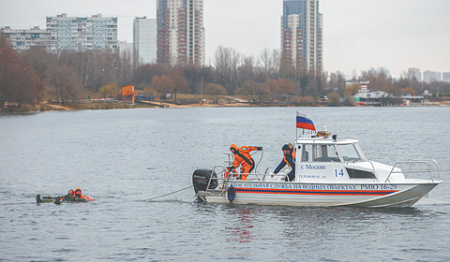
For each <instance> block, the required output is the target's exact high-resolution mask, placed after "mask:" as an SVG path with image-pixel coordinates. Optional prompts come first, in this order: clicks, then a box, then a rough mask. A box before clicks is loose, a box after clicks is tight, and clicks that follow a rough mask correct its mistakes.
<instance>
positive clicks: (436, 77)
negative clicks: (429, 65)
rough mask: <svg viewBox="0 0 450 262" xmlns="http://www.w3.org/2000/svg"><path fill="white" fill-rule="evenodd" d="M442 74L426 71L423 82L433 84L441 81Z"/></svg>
mask: <svg viewBox="0 0 450 262" xmlns="http://www.w3.org/2000/svg"><path fill="white" fill-rule="evenodd" d="M441 76H442V74H441V73H440V72H433V71H428V70H427V71H424V72H423V81H424V82H426V83H431V82H434V81H441V79H442V77H441Z"/></svg>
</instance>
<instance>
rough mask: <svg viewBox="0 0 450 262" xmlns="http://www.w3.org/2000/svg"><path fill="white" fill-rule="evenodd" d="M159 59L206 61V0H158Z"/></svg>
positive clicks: (164, 62)
mask: <svg viewBox="0 0 450 262" xmlns="http://www.w3.org/2000/svg"><path fill="white" fill-rule="evenodd" d="M156 4H157V5H156V9H157V27H158V40H157V62H158V63H163V64H170V65H177V64H197V65H203V64H204V63H205V28H204V27H203V0H158V1H157V2H156Z"/></svg>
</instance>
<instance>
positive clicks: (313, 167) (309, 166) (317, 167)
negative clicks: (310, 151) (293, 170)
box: [300, 164, 326, 170]
mask: <svg viewBox="0 0 450 262" xmlns="http://www.w3.org/2000/svg"><path fill="white" fill-rule="evenodd" d="M300 169H306V170H325V169H326V166H324V165H312V164H306V165H300Z"/></svg>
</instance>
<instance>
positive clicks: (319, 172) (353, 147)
mask: <svg viewBox="0 0 450 262" xmlns="http://www.w3.org/2000/svg"><path fill="white" fill-rule="evenodd" d="M336 138H337V137H336V136H333V137H331V135H330V133H329V132H327V131H320V132H318V133H317V135H316V134H314V135H309V136H300V137H299V138H298V139H297V140H296V141H295V142H294V146H295V150H296V152H295V154H296V170H295V171H296V174H295V177H296V178H295V180H296V181H303V182H305V181H306V182H307V181H310V180H311V181H315V182H317V180H327V181H330V180H332V181H338V180H339V181H342V182H349V180H353V179H376V176H375V174H374V171H373V167H371V166H367V164H369V165H370V163H369V162H368V160H367V158H366V157H365V155H364V153H363V151H362V149H361V147H360V146H359V144H358V140H356V139H345V140H340V141H338V140H337V139H336ZM358 163H359V164H358ZM363 163H365V164H363ZM365 166H367V168H364V167H365Z"/></svg>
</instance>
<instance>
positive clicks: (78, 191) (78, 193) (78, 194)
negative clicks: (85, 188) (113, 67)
mask: <svg viewBox="0 0 450 262" xmlns="http://www.w3.org/2000/svg"><path fill="white" fill-rule="evenodd" d="M74 196H75V197H78V198H81V199H83V200H86V201H94V199H93V198H92V197H89V196H85V195H83V194H81V189H80V188H76V189H75V194H74Z"/></svg>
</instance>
